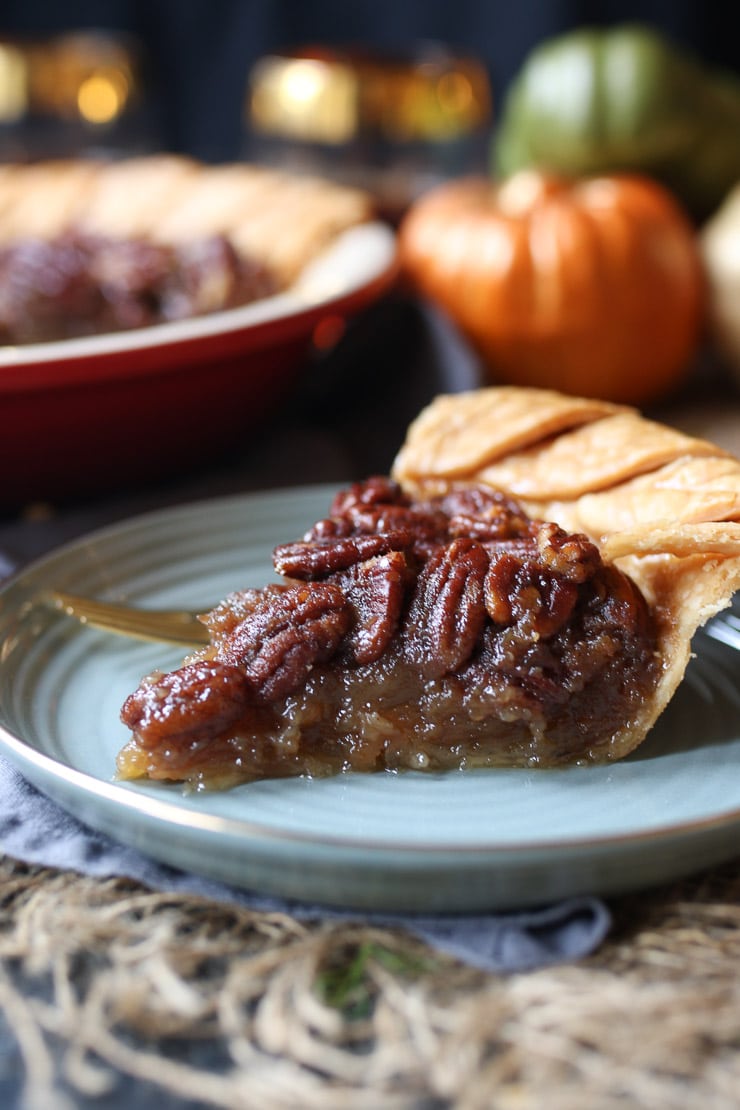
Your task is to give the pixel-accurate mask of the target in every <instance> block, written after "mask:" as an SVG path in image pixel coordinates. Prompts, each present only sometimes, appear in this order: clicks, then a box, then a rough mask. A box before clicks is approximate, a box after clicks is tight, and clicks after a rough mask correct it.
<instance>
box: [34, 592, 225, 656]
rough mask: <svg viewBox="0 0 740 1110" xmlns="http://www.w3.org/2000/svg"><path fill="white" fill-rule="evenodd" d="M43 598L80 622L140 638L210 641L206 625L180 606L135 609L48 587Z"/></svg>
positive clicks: (161, 640)
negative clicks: (47, 591) (177, 607)
mask: <svg viewBox="0 0 740 1110" xmlns="http://www.w3.org/2000/svg"><path fill="white" fill-rule="evenodd" d="M43 600H44V601H45V602H46V604H48V605H51V607H52V608H54V609H58V610H59V611H60V612H61V613H65V614H66V615H67V616H68V617H74V618H75V620H78V621H80V623H81V624H89V625H92V626H93V627H94V628H102V629H104V630H105V631H106V632H116V633H118V634H119V635H121V636H132V637H134V638H136V639H139V640H156V641H160V642H162V643H168V644H188V645H189V646H190V647H194V646H196V645H197V644H207V643H208V642H209V635H208V629H207V628H206V627H205V625H204V624H202V623H201V621H199V620H198V615H197V613H190V612H187V611H186V610H183V609H135V608H134V607H133V606H130V605H119V604H117V603H116V602H113V601H99V600H98V599H97V598H89V597H78V596H77V595H76V594H69V593H64V592H63V591H62V590H51V591H50V592H49V593H47V594H45V595H44V598H43Z"/></svg>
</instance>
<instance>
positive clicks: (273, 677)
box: [217, 583, 352, 702]
mask: <svg viewBox="0 0 740 1110" xmlns="http://www.w3.org/2000/svg"><path fill="white" fill-rule="evenodd" d="M351 623H352V612H351V609H350V607H349V604H348V602H347V600H346V599H345V597H344V594H343V593H342V591H341V589H339V587H338V586H333V585H331V584H329V583H322V584H311V585H304V584H301V585H297V586H290V587H286V588H285V589H284V590H281V591H280V592H279V593H273V594H269V595H268V596H266V597H265V599H264V601H263V603H262V604H261V605H260V606H258V607H257V608H256V609H254V610H253V611H252V612H251V613H250V614H249V615H248V616H247V617H245V619H244V620H243V621H242V622H241V624H239V625H238V626H237V627H236V628H235V629H234V631H233V632H232V634H231V635H230V636H229V637H228V638H227V639H226V640H224V641H223V642H222V643H221V644H220V645H219V647H218V652H217V656H218V658H219V659H220V660H222V661H223V662H226V663H232V664H235V665H236V666H239V667H242V668H243V669H244V673H245V674H246V676H247V681H248V683H249V686H250V688H251V689H252V691H253V693H254V696H255V698H256V699H257V700H259V701H262V702H270V701H273V700H275V699H277V698H281V697H285V695H286V694H289V693H290V692H291V691H292V690H295V689H296V688H297V687H298V686H300V685H301V683H303V682H304V681H305V680H306V678H307V676H308V674H309V671H310V670H311V668H312V667H313V665H314V664H315V663H320V662H323V661H324V660H326V659H329V658H330V657H331V656H332V655H333V654H334V652H335V651H336V650H337V648H338V647H339V644H340V642H341V640H342V637H343V636H344V635H345V633H346V632H348V631H349V628H350V625H351Z"/></svg>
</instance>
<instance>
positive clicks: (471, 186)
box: [399, 171, 705, 405]
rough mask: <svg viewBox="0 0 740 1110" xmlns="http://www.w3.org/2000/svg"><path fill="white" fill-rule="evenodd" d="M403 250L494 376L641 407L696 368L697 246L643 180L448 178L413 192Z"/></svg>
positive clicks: (404, 259) (680, 216)
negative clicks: (416, 193) (417, 196)
mask: <svg viewBox="0 0 740 1110" xmlns="http://www.w3.org/2000/svg"><path fill="white" fill-rule="evenodd" d="M399 249H400V258H401V263H402V266H403V267H404V269H405V271H406V273H407V275H408V276H409V277H410V278H411V280H412V282H413V283H414V284H415V286H416V287H417V289H418V290H419V291H420V292H422V293H423V294H425V295H426V296H428V297H429V298H430V299H431V300H432V301H434V302H436V303H437V304H438V305H439V306H440V307H441V308H442V309H444V310H445V311H446V312H447V314H448V315H449V316H450V317H451V319H452V320H453V321H454V322H455V323H456V324H457V325H458V327H459V328H460V330H461V331H462V332H463V334H464V335H465V336H467V338H468V339H469V341H470V342H471V343H472V344H473V345H474V347H476V348H477V350H478V351H479V352H480V353H481V355H482V357H483V358H484V360H485V363H486V364H487V366H488V367H489V369H490V373H491V376H492V377H493V378H494V379H496V380H498V381H504V382H512V383H514V384H517V385H527V386H543V387H549V388H553V389H557V390H560V391H562V392H566V393H575V394H579V395H584V394H585V395H589V396H593V397H601V398H604V399H606V400H610V401H618V402H623V403H626V404H634V405H644V404H646V403H649V402H650V401H654V400H656V399H658V398H659V397H661V396H663V395H665V394H666V393H668V392H669V391H670V390H671V389H673V388H675V387H676V386H677V385H678V384H679V383H680V382H681V381H682V380H683V378H684V377H685V375H686V373H687V372H688V370H689V367H690V363H691V358H692V355H693V354H694V353H695V350H696V348H697V345H698V339H699V334H700V331H701V326H702V322H703V319H704V301H705V288H704V274H703V267H702V263H701V256H700V251H699V247H698V243H697V239H696V235H695V232H694V229H693V227H692V226H691V224H690V223H689V221H688V218H687V217H686V216H685V215H684V213H683V210H682V209H681V208H680V207H679V206H678V204H677V203H676V201H675V200H674V199H673V197H672V196H671V194H669V193H668V192H667V191H666V190H665V189H664V188H663V187H662V186H660V185H658V184H657V183H656V182H654V181H652V180H651V179H649V178H645V177H638V176H629V175H624V176H621V175H620V176H612V177H598V178H589V179H581V180H573V181H569V180H564V179H557V178H554V177H551V176H548V175H544V174H540V173H537V172H530V171H523V172H522V173H519V174H516V175H514V176H513V177H511V178H509V179H508V180H506V181H504V182H502V183H495V182H491V181H488V180H486V179H483V178H481V179H477V178H476V179H466V180H461V181H455V182H450V183H447V184H445V185H442V186H439V187H438V188H437V189H435V190H433V191H432V192H430V193H427V194H425V195H424V196H422V197H421V198H420V199H419V200H417V201H416V202H415V204H414V205H413V206H412V208H411V209H410V210H409V212H408V213H407V215H406V217H405V220H404V222H403V223H402V225H401V228H400V231H399Z"/></svg>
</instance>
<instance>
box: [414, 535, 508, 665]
mask: <svg viewBox="0 0 740 1110" xmlns="http://www.w3.org/2000/svg"><path fill="white" fill-rule="evenodd" d="M487 570H488V554H487V552H486V549H485V548H484V547H483V546H482V544H479V543H477V542H476V541H475V540H471V539H457V540H453V542H452V543H450V544H448V545H447V546H446V547H443V548H440V549H438V550H437V551H436V552H435V553H434V554H433V555H432V556H431V558H430V559H429V561H428V562H427V564H426V565H425V566H424V568H423V569H422V570H421V572H420V574H419V577H418V580H417V584H416V591H415V594H414V598H413V600H412V602H411V606H410V609H409V614H408V620H407V626H406V645H405V646H406V655H407V657H408V658H409V659H410V660H411V661H412V662H414V663H416V664H417V665H418V666H419V667H421V669H422V671H423V673H424V674H425V675H427V676H428V677H430V678H439V677H440V676H441V675H443V674H448V673H449V672H451V671H454V670H456V669H457V668H458V667H460V666H461V665H462V664H463V663H464V662H466V661H467V659H468V658H469V657H470V655H471V653H472V651H473V649H474V647H475V645H476V642H477V640H478V638H479V636H480V634H481V632H482V630H483V625H484V622H485V618H486V609H485V604H484V591H483V584H484V581H485V578H486V572H487Z"/></svg>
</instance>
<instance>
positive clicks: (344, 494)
mask: <svg viewBox="0 0 740 1110" xmlns="http://www.w3.org/2000/svg"><path fill="white" fill-rule="evenodd" d="M380 504H383V505H406V504H408V500H407V498H406V497H405V496H404V494H403V491H402V490H401V487H400V486H399V484H398V482H394V481H393V479H392V478H387V477H385V476H384V475H374V476H373V477H371V478H367V479H366V480H365V481H364V482H354V483H353V484H352V485H351V486H350V487H349V488H348V489H345V490H341V491H340V492H339V493H338V494H337V495H336V497H335V498H334V500H333V501H332V503H331V509H330V510H329V515H330V516H333V517H340V516H352V515H353V514H354V513H355V512H356V511H358V510H362V509H366V508H367V507H368V506H369V505H380Z"/></svg>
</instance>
